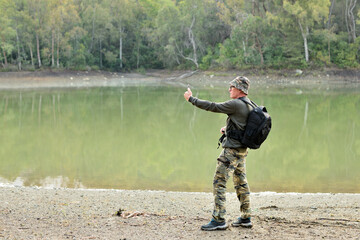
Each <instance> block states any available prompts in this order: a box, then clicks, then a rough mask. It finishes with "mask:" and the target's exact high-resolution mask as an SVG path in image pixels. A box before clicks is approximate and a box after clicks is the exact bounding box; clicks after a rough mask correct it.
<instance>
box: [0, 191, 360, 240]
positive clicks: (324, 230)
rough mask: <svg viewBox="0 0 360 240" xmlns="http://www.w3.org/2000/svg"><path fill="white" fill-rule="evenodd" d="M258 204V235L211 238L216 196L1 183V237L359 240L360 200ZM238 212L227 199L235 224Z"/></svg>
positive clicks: (232, 232) (277, 198)
mask: <svg viewBox="0 0 360 240" xmlns="http://www.w3.org/2000/svg"><path fill="white" fill-rule="evenodd" d="M251 199H252V209H253V217H252V221H253V223H254V227H253V228H252V229H243V228H234V227H230V228H228V229H227V230H225V231H215V232H204V231H201V230H200V226H201V225H203V224H205V223H207V222H208V221H209V219H210V217H211V212H212V206H213V203H212V202H213V197H212V194H211V193H196V192H166V191H140V190H86V189H64V188H49V189H47V188H38V187H14V186H9V185H2V186H0V202H1V206H0V213H1V214H0V239H219V238H222V239H239V238H240V239H245V238H246V239H359V238H360V205H359V202H360V194H331V193H319V194H306V193H273V192H264V193H252V195H251ZM238 208H239V203H238V201H237V199H236V196H235V194H234V193H228V194H227V221H228V223H231V221H233V220H235V219H236V218H237V217H238V214H239V210H238ZM119 210H120V214H118V215H116V213H117V212H118V213H119Z"/></svg>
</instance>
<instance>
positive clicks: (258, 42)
mask: <svg viewBox="0 0 360 240" xmlns="http://www.w3.org/2000/svg"><path fill="white" fill-rule="evenodd" d="M255 40H256V45H257V48H258V51H259V54H260V61H261V65H264V54H263V51H262V48H261V42H260V40H259V38H258V36H257V34H256V33H255Z"/></svg>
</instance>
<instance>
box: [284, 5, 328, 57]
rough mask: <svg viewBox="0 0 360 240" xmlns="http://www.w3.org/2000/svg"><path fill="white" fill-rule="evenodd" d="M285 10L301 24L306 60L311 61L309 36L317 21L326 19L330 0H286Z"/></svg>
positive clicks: (293, 19) (287, 14)
mask: <svg viewBox="0 0 360 240" xmlns="http://www.w3.org/2000/svg"><path fill="white" fill-rule="evenodd" d="M283 7H284V11H285V12H286V16H288V17H290V18H291V19H292V21H294V22H296V23H297V24H298V26H299V29H300V32H301V36H302V38H303V43H304V53H305V61H306V62H308V61H309V49H308V37H309V34H310V30H311V28H312V27H313V26H314V24H315V23H316V22H321V21H324V19H325V17H327V16H328V13H329V7H330V1H329V0H303V1H292V0H284V2H283Z"/></svg>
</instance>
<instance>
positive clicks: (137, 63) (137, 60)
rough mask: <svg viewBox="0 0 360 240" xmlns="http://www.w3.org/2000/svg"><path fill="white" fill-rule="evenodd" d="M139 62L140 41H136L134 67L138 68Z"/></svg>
mask: <svg viewBox="0 0 360 240" xmlns="http://www.w3.org/2000/svg"><path fill="white" fill-rule="evenodd" d="M139 64H140V42H139V41H138V43H137V53H136V68H137V69H138V68H139Z"/></svg>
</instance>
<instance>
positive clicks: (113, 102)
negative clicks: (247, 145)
mask: <svg viewBox="0 0 360 240" xmlns="http://www.w3.org/2000/svg"><path fill="white" fill-rule="evenodd" d="M183 92H184V88H180V87H169V86H139V87H134V86H133V87H121V88H90V89H76V90H61V89H60V90H22V91H20V90H17V91H1V92H0V146H1V147H0V183H1V182H3V183H4V182H5V183H19V182H20V184H22V185H25V186H33V185H36V186H59V187H85V188H115V189H154V190H174V191H211V189H212V177H213V174H214V169H215V165H216V158H217V156H218V155H219V153H220V149H217V140H218V138H219V136H220V135H219V129H220V128H221V127H222V126H223V125H224V123H225V119H226V115H223V114H215V113H210V112H206V111H203V110H200V109H197V108H195V107H193V106H192V105H191V104H189V103H187V102H185V100H184V99H183V96H182V95H183ZM193 92H194V94H198V97H200V98H203V99H209V100H211V101H225V100H227V99H228V93H227V90H226V89H223V88H215V89H214V88H209V89H207V88H203V89H196V90H194V91H193ZM250 97H251V99H252V100H254V101H256V102H257V103H259V104H265V105H266V107H267V108H268V110H269V112H270V113H271V116H272V118H273V129H272V132H271V133H270V135H269V138H268V140H267V141H266V142H265V143H264V144H263V146H262V147H261V149H260V150H255V151H254V150H250V152H249V155H248V158H247V174H248V181H249V183H250V187H251V190H252V191H256V192H258V191H286V192H360V173H359V172H360V171H359V170H360V107H359V106H360V94H359V91H357V90H356V89H355V90H354V89H350V90H336V91H331V90H330V91H326V90H321V91H320V90H319V91H316V90H306V89H305V90H302V92H300V91H298V90H296V89H283V90H281V91H280V90H279V89H277V90H276V91H275V90H274V91H272V90H268V91H256V89H253V90H252V92H251V95H250ZM228 187H229V189H231V188H232V183H231V180H230V181H229V185H228Z"/></svg>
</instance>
